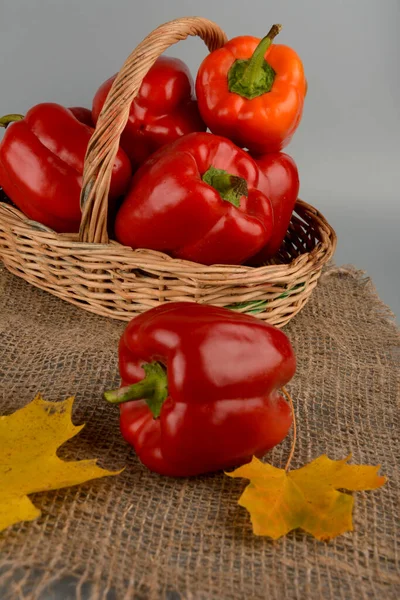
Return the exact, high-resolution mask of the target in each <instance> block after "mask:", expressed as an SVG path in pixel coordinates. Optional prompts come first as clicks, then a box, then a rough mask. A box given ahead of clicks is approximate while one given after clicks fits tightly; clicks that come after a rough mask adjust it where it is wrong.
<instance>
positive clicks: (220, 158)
mask: <svg viewBox="0 0 400 600" xmlns="http://www.w3.org/2000/svg"><path fill="white" fill-rule="evenodd" d="M261 177H262V174H261V172H260V169H259V168H258V166H257V164H256V163H255V161H254V160H253V159H252V158H251V156H249V154H248V153H247V152H244V151H243V150H241V149H240V148H238V147H237V146H235V145H234V144H233V143H232V142H231V141H230V140H227V139H225V138H222V137H219V136H215V135H212V134H210V133H192V134H188V135H186V136H184V137H182V138H180V139H179V140H177V141H176V142H174V143H173V144H170V145H169V146H168V147H165V148H163V149H161V150H159V151H158V152H157V153H156V154H155V155H153V156H152V157H151V158H150V159H149V160H148V161H147V162H146V163H145V164H144V165H142V167H141V168H140V169H139V171H138V172H137V173H136V174H135V176H134V178H133V180H132V184H131V187H130V189H129V191H128V193H127V195H126V197H125V199H124V201H123V203H122V205H121V207H120V209H119V211H118V213H117V216H116V220H115V235H116V238H117V240H118V241H119V242H120V243H121V244H124V245H126V246H131V247H132V248H149V249H152V250H159V251H162V252H166V253H167V254H170V255H171V256H173V257H175V258H182V259H186V260H191V261H194V262H198V263H202V264H206V265H210V264H215V263H221V264H224V263H225V264H240V263H242V262H244V261H245V260H246V259H247V258H249V257H250V256H253V255H254V254H256V253H257V252H258V251H259V250H261V248H263V247H264V246H265V245H266V243H267V242H268V240H269V238H270V236H271V232H272V228H273V216H272V208H271V202H270V200H269V198H268V197H267V196H266V195H265V193H263V192H262V191H261V190H260V189H259V184H260V179H261Z"/></svg>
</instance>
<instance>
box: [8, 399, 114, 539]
mask: <svg viewBox="0 0 400 600" xmlns="http://www.w3.org/2000/svg"><path fill="white" fill-rule="evenodd" d="M73 402H74V398H68V399H67V400H64V401H63V402H48V401H46V400H44V399H43V398H42V397H41V396H40V394H38V395H37V396H36V397H35V398H34V400H32V402H30V403H29V404H27V405H26V406H24V407H23V408H21V409H20V410H17V411H16V412H14V413H13V414H11V415H8V416H0V482H1V483H0V531H2V530H3V529H5V528H6V527H9V526H10V525H13V524H14V523H18V522H19V521H32V520H33V519H36V518H37V517H39V516H40V510H39V509H38V508H36V507H35V506H34V505H33V504H32V502H31V501H30V500H29V498H28V494H33V493H35V492H42V491H45V490H56V489H59V488H63V487H68V486H71V485H77V484H79V483H84V482H85V481H89V480H90V479H96V478H98V477H105V476H108V475H117V474H118V473H120V472H121V471H116V472H112V471H107V470H105V469H101V468H100V467H98V466H97V464H96V460H81V461H63V460H61V459H60V458H59V457H58V456H57V449H58V448H59V447H60V446H61V445H62V444H63V443H64V442H66V441H67V440H69V439H70V438H72V437H74V436H75V435H76V434H77V433H79V432H80V431H81V429H82V428H83V427H84V425H79V426H76V425H74V424H73V423H72V421H71V414H72V405H73Z"/></svg>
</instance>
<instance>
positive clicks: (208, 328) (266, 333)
mask: <svg viewBox="0 0 400 600" xmlns="http://www.w3.org/2000/svg"><path fill="white" fill-rule="evenodd" d="M119 370H120V375H121V378H122V387H121V388H120V389H119V390H113V391H110V392H106V393H105V398H106V399H107V400H108V401H109V402H112V403H115V404H120V428H121V433H122V435H123V437H124V438H125V440H126V441H127V442H128V443H129V444H131V445H132V446H133V447H134V449H135V451H136V453H137V455H138V457H139V459H140V460H141V461H142V463H143V464H144V465H146V466H147V467H148V468H149V469H151V470H152V471H156V472H157V473H160V474H162V475H170V476H175V477H179V476H189V475H197V474H200V473H207V472H209V471H216V470H219V469H227V468H229V467H234V466H236V465H240V464H243V463H246V462H248V461H250V460H251V458H252V456H253V455H255V456H257V457H261V456H263V455H264V454H265V453H266V452H267V451H268V450H270V449H271V448H272V447H273V446H275V445H276V444H279V443H280V442H281V441H282V440H283V438H284V437H285V436H286V434H287V433H288V430H289V428H290V425H291V423H292V415H291V410H290V407H289V405H288V404H287V402H286V401H285V400H284V399H283V397H282V396H281V395H280V394H279V391H278V390H279V388H281V387H282V386H284V385H286V383H287V382H288V381H289V380H290V379H291V378H292V377H293V375H294V373H295V370H296V360H295V355H294V352H293V349H292V346H291V344H290V342H289V340H288V338H287V337H286V335H285V334H284V333H283V332H282V331H280V330H279V329H276V328H275V327H273V326H272V325H268V324H266V323H264V322H262V321H261V320H258V319H256V318H255V317H252V316H249V315H244V314H240V313H235V312H233V311H230V310H228V309H225V308H217V307H213V306H206V305H201V304H196V303H190V302H172V303H167V304H163V305H162V306H158V307H156V308H153V309H151V310H149V311H147V312H145V313H142V314H141V315H140V316H138V317H135V318H134V319H132V321H131V322H130V323H129V325H128V326H127V328H126V329H125V331H124V333H123V335H122V337H121V339H120V343H119Z"/></svg>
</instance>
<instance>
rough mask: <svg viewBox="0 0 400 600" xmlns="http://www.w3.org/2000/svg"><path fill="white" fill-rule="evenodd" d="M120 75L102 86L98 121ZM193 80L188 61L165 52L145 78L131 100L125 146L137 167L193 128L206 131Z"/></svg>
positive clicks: (96, 107)
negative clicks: (166, 54) (171, 56)
mask: <svg viewBox="0 0 400 600" xmlns="http://www.w3.org/2000/svg"><path fill="white" fill-rule="evenodd" d="M115 78H116V75H114V76H113V77H111V78H110V79H108V80H107V81H106V82H105V83H103V85H102V86H101V87H100V88H99V89H98V91H97V93H96V95H95V97H94V100H93V110H92V116H93V120H94V122H95V123H96V122H97V119H98V116H99V114H100V111H101V109H102V108H103V104H104V102H105V100H106V98H107V94H108V92H109V91H110V88H111V85H112V84H113V82H114V79H115ZM193 87H194V86H193V80H192V77H191V75H190V71H189V69H188V68H187V66H186V65H185V63H184V62H182V61H181V60H179V59H177V58H170V57H166V56H161V57H160V58H158V59H157V60H156V62H155V63H154V65H153V66H152V68H151V69H150V70H149V72H148V73H147V75H146V76H145V78H144V79H143V82H142V85H141V87H140V90H139V93H138V95H137V96H136V98H135V99H134V101H133V102H132V104H131V109H130V114H129V119H128V122H127V124H126V126H125V129H124V131H123V133H122V136H121V147H122V148H123V149H124V150H125V152H126V153H127V154H128V156H129V158H130V160H131V163H132V168H133V169H134V170H136V169H137V168H138V166H139V165H141V164H142V163H143V162H144V161H145V160H146V159H147V158H148V157H149V156H150V155H151V154H153V152H155V151H156V150H158V148H161V147H162V146H164V145H165V144H169V143H171V142H173V141H174V140H176V139H178V138H179V137H181V136H182V135H185V134H187V133H191V132H192V131H205V130H206V125H205V124H204V122H203V120H202V119H201V117H200V113H199V110H198V106H197V102H196V100H195V98H194V91H193Z"/></svg>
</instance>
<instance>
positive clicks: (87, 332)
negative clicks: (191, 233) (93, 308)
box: [0, 267, 400, 600]
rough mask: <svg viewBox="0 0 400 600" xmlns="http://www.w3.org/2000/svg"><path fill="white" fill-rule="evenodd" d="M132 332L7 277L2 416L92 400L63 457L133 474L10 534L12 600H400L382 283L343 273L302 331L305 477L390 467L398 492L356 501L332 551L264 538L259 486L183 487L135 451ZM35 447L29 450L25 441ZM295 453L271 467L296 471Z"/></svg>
mask: <svg viewBox="0 0 400 600" xmlns="http://www.w3.org/2000/svg"><path fill="white" fill-rule="evenodd" d="M124 326H125V325H124V323H121V322H118V321H114V320H111V319H107V318H104V317H99V316H96V315H93V314H90V313H87V312H85V311H82V310H80V309H79V308H76V307H74V306H72V305H70V304H68V303H66V302H64V301H62V300H60V299H58V298H55V297H53V296H51V295H49V294H47V293H45V292H42V291H41V290H38V289H36V288H34V287H32V286H30V285H28V284H27V283H26V282H24V281H23V280H21V279H19V278H17V277H15V276H13V275H11V274H10V273H8V272H6V271H5V270H4V269H3V270H1V271H0V332H1V344H0V371H1V381H0V385H1V387H0V414H9V413H11V412H13V411H14V410H15V409H17V408H19V407H21V406H23V405H24V404H26V403H27V402H29V401H30V400H31V399H32V398H33V397H34V395H35V393H36V392H37V391H41V392H42V393H43V394H44V396H45V397H46V398H47V399H50V400H57V399H63V398H65V397H67V396H69V395H71V394H75V395H76V402H75V410H74V422H75V423H76V424H79V423H82V422H86V424H87V425H86V427H85V428H84V429H83V431H82V432H81V433H80V434H79V436H78V437H76V438H75V439H74V440H72V441H70V442H68V444H67V445H66V446H65V447H64V448H63V449H62V451H61V453H60V454H61V455H62V456H63V457H66V458H70V459H72V458H74V459H78V458H84V457H85V458H89V457H94V456H98V457H99V458H100V464H101V465H102V466H104V467H109V468H112V469H116V468H119V467H122V466H125V467H126V469H125V471H124V472H123V473H122V474H121V475H119V476H117V477H110V478H106V479H103V480H97V481H93V482H90V483H87V484H85V485H82V486H78V487H74V488H69V489H64V490H59V491H56V492H49V493H42V494H36V495H34V496H33V497H32V499H33V502H34V503H35V505H37V506H38V507H39V508H40V509H41V510H42V516H41V517H40V518H39V519H38V520H37V521H35V522H31V523H24V524H20V525H15V526H13V527H11V528H9V529H7V530H6V531H4V532H3V533H2V534H0V553H1V554H0V590H1V591H0V597H1V599H2V600H8V599H9V598H11V599H13V600H14V599H18V598H29V599H45V598H46V599H49V598H52V599H53V598H56V599H58V598H60V599H61V600H64V599H70V598H71V599H73V598H82V599H83V598H93V599H96V600H97V599H107V600H124V599H126V600H128V599H129V600H130V599H134V600H153V599H154V600H157V599H159V598H161V599H165V600H183V599H189V600H203V599H204V600H205V599H207V600H208V599H213V600H214V599H217V600H218V599H221V600H225V599H226V600H231V599H233V600H236V599H237V600H242V599H255V600H258V599H260V600H264V599H267V598H268V599H270V600H282V599H283V600H284V599H286V598H288V599H292V598H296V599H299V600H304V599H309V598H311V599H314V598H321V599H324V600H326V599H335V600H337V599H339V598H341V599H343V600H349V599H358V598H360V599H370V598H377V599H379V600H387V599H390V600H391V599H393V600H394V599H395V598H396V599H397V598H399V597H400V574H399V557H400V552H399V549H398V546H397V545H396V537H397V540H398V539H399V538H398V533H399V528H398V526H399V522H398V517H399V495H398V483H399V479H398V464H399V459H400V456H399V454H400V452H399V412H398V408H399V407H398V399H399V398H398V391H399V390H398V385H399V362H400V360H399V359H400V342H399V333H398V330H397V329H396V327H395V325H394V323H393V319H392V318H391V316H390V313H389V310H388V309H387V308H386V307H385V306H384V305H383V304H382V302H381V301H380V300H379V298H378V296H377V295H376V293H375V291H374V288H373V286H372V284H371V282H370V281H369V279H368V278H367V277H366V276H365V275H363V274H362V273H360V272H358V271H356V270H355V269H353V268H342V269H338V268H335V267H331V268H330V270H327V271H326V272H325V273H324V274H323V275H322V277H321V284H320V285H319V286H318V287H317V289H316V290H315V292H314V294H313V296H312V298H311V300H310V302H309V303H308V304H307V306H306V307H305V308H304V310H303V311H302V312H301V313H299V314H298V315H297V316H296V318H295V319H293V321H291V322H290V324H289V325H287V326H286V327H285V332H286V333H287V334H288V335H289V337H290V339H291V340H292V343H293V345H294V347H295V350H296V353H297V357H298V370H297V374H296V376H295V378H294V379H293V381H292V383H291V384H290V386H288V388H289V390H290V392H291V395H292V396H293V398H294V400H295V405H296V416H297V422H298V442H297V448H296V453H295V456H294V459H293V462H292V468H297V467H299V466H301V465H303V464H304V463H306V462H309V461H310V460H312V459H313V458H315V457H317V456H319V455H320V454H323V453H327V454H328V455H329V456H330V457H331V458H334V459H339V458H343V457H345V456H347V455H348V454H349V453H350V452H352V454H353V458H352V461H353V462H354V463H365V464H378V463H380V464H382V470H381V472H382V473H384V474H386V475H387V476H388V477H389V481H388V483H387V484H386V485H385V486H384V487H383V488H381V489H379V490H376V491H372V492H365V493H364V492H360V493H357V494H356V495H355V509H354V527H355V530H354V532H349V533H346V534H345V535H342V536H340V537H338V538H336V539H335V540H333V541H331V542H329V543H323V542H318V541H316V540H314V539H313V538H312V537H310V536H309V535H307V534H305V533H303V532H301V531H299V532H292V533H290V534H289V535H288V536H286V537H285V538H282V539H280V540H278V541H276V542H272V541H270V540H268V539H265V538H260V537H256V536H254V535H253V534H252V531H251V526H250V521H249V516H248V514H247V512H246V511H245V510H244V509H243V508H241V507H239V506H238V505H237V500H238V498H239V496H240V493H241V491H242V490H243V487H244V486H245V485H246V482H245V481H242V480H232V479H230V478H228V477H226V476H225V475H224V474H222V473H216V474H213V475H207V476H202V477H196V478H188V479H169V478H165V477H160V476H158V475H155V474H153V473H151V472H149V471H147V470H146V469H145V468H144V467H143V466H141V464H140V463H139V462H138V460H137V458H136V457H135V455H134V452H133V451H132V449H131V448H130V447H129V446H127V445H126V444H125V443H124V441H123V440H122V439H121V437H120V434H119V428H118V410H117V409H116V408H115V407H110V406H108V405H106V403H105V402H104V401H103V400H102V392H103V390H105V389H107V388H109V387H111V386H113V385H116V384H118V382H119V379H118V372H117V352H116V350H117V342H118V338H119V336H120V334H121V332H122V330H123V328H124ZM22 442H23V440H22ZM289 447H290V439H286V440H285V442H284V443H283V444H281V446H279V447H278V448H276V449H275V450H274V451H272V452H271V453H270V454H269V455H268V456H267V457H266V460H268V461H270V462H272V464H274V465H275V466H278V467H282V466H283V465H284V463H285V460H286V458H287V455H288V452H289Z"/></svg>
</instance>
